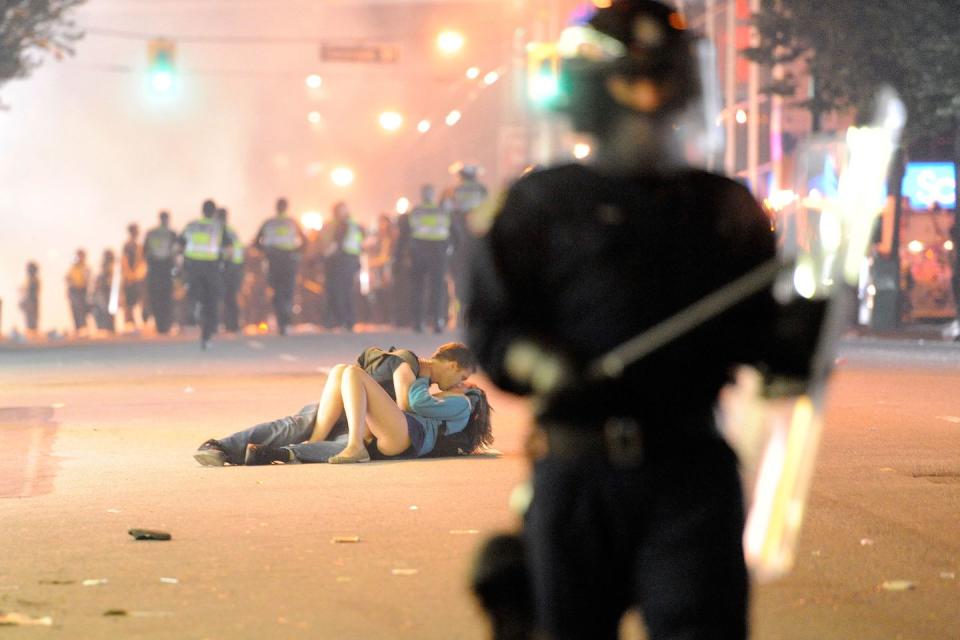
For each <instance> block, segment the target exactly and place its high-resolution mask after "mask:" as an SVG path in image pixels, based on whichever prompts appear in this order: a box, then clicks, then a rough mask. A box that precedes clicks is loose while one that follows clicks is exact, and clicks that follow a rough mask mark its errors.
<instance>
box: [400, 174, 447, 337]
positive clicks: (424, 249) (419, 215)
mask: <svg viewBox="0 0 960 640" xmlns="http://www.w3.org/2000/svg"><path fill="white" fill-rule="evenodd" d="M420 197H421V202H420V204H418V205H417V206H416V207H414V208H413V211H411V212H410V213H409V214H407V217H408V220H409V224H410V256H411V260H412V263H411V272H410V277H411V282H410V287H411V289H410V293H411V312H412V314H413V318H412V320H413V330H414V331H416V332H417V333H420V332H421V331H423V326H422V324H423V315H424V303H423V295H424V293H426V294H427V295H428V296H429V299H430V305H429V307H427V309H426V316H427V324H429V325H430V328H431V329H432V330H433V332H434V333H440V332H441V331H442V330H443V328H444V327H445V326H446V324H447V322H446V321H447V307H446V303H447V296H446V285H447V280H446V275H447V250H448V249H449V247H450V226H451V210H450V209H444V208H441V207H440V205H439V204H437V193H436V190H435V189H434V188H433V185H430V184H426V185H423V187H422V188H421V189H420Z"/></svg>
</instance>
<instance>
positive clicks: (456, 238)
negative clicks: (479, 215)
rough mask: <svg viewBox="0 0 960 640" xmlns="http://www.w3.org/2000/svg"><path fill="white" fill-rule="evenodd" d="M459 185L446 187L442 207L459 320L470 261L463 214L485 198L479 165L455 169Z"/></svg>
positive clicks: (466, 296) (459, 319) (461, 315)
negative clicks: (447, 227)
mask: <svg viewBox="0 0 960 640" xmlns="http://www.w3.org/2000/svg"><path fill="white" fill-rule="evenodd" d="M458 175H459V177H460V184H458V185H456V186H454V187H453V188H452V189H450V190H448V192H447V194H446V195H445V196H444V198H443V202H442V206H443V207H444V209H445V210H446V211H448V212H449V213H450V215H451V216H452V218H451V220H450V239H451V257H450V275H451V277H452V278H453V286H454V292H455V296H456V299H455V307H456V318H457V322H458V323H462V321H463V303H464V301H465V300H467V298H468V291H467V281H468V278H467V271H468V268H469V264H470V242H471V237H472V236H471V233H470V230H469V229H468V228H467V216H468V215H469V214H470V212H471V211H473V210H474V209H476V208H477V207H479V206H480V205H481V204H482V203H483V201H484V200H486V199H487V188H486V186H484V185H483V183H481V182H480V167H478V166H477V165H474V164H465V165H463V166H462V167H461V168H460V171H459V172H458Z"/></svg>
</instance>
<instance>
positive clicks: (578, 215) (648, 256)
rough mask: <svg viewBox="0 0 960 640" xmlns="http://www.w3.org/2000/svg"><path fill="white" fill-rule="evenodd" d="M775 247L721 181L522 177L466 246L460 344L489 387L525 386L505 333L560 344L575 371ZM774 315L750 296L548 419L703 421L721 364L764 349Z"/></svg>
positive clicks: (585, 172) (763, 300) (742, 195)
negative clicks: (509, 368) (464, 342)
mask: <svg viewBox="0 0 960 640" xmlns="http://www.w3.org/2000/svg"><path fill="white" fill-rule="evenodd" d="M775 252H776V249H775V238H774V234H773V232H772V230H771V225H770V221H769V219H768V218H767V216H766V215H765V214H764V212H763V210H762V209H761V208H760V206H759V205H758V204H757V202H756V200H755V199H754V198H753V196H752V195H751V194H750V193H749V191H747V189H745V188H744V187H743V186H741V185H740V184H738V183H736V182H733V181H731V180H729V179H727V178H723V177H720V176H717V175H713V174H710V173H706V172H702V171H695V170H687V171H683V172H681V173H676V174H670V175H640V176H633V177H610V176H604V175H601V174H598V173H597V172H596V171H594V170H592V169H590V168H588V167H585V166H582V165H566V166H561V167H557V168H553V169H548V170H544V171H538V172H534V173H531V174H528V175H527V176H525V177H524V178H522V179H520V180H519V181H517V182H516V183H515V184H514V185H513V186H512V187H511V188H510V190H509V192H508V194H507V197H506V199H505V202H504V205H503V207H502V209H501V211H500V212H499V214H498V216H497V217H496V219H495V221H494V223H493V225H492V227H491V229H490V231H489V233H488V234H487V235H486V236H485V237H484V238H482V239H481V240H480V241H479V242H478V246H477V247H476V251H475V254H474V258H473V264H472V274H471V291H472V298H471V300H470V302H469V306H468V309H467V336H468V342H469V345H470V347H471V348H472V349H473V350H474V351H475V352H476V354H477V357H478V358H479V360H480V363H481V365H482V367H483V368H484V369H485V371H486V372H487V374H488V375H489V376H490V377H491V378H492V380H493V381H494V383H496V384H497V385H498V386H499V387H501V388H503V389H506V390H508V391H512V392H516V393H522V394H526V393H529V391H530V390H529V389H528V388H527V387H526V386H525V385H524V384H521V383H519V382H517V381H515V380H512V379H511V378H510V376H508V375H507V373H506V371H505V370H504V354H505V352H506V350H507V348H508V347H509V345H510V344H511V343H512V342H513V341H514V340H516V339H517V338H521V337H523V338H529V339H533V340H535V341H537V342H538V343H540V344H541V345H543V346H544V347H545V348H547V349H553V350H556V351H558V352H560V353H561V354H563V355H565V356H566V357H567V358H569V360H570V361H571V362H572V363H573V365H574V367H575V368H577V369H578V370H579V371H580V372H581V373H582V369H583V368H584V367H585V366H586V365H587V363H589V362H590V361H592V360H593V359H594V358H596V357H598V356H600V355H602V354H604V353H606V352H607V351H608V350H610V349H612V348H613V347H615V346H617V345H619V344H621V343H622V342H624V341H626V340H628V339H629V338H631V337H634V336H635V335H637V334H639V333H641V332H643V331H644V330H645V329H648V328H650V327H652V326H654V325H656V324H657V323H659V322H661V321H662V320H664V319H665V318H667V317H668V316H670V315H671V314H673V313H675V312H677V311H679V310H681V309H683V308H684V307H686V306H688V305H690V304H691V303H693V302H695V301H697V300H698V299H700V298H702V297H703V296H705V295H706V294H708V293H710V292H712V291H714V290H716V289H717V288H719V287H721V286H723V285H724V284H726V283H728V282H730V281H731V280H733V279H735V278H737V277H738V276H740V275H743V274H744V273H746V272H748V271H749V270H751V269H752V268H754V267H756V266H758V265H760V264H762V263H764V262H766V261H767V260H769V259H770V258H773V257H774V256H775ZM774 312H775V305H774V303H773V300H772V297H771V295H770V294H768V293H764V294H762V295H757V296H754V297H753V298H751V299H750V300H748V301H747V302H746V303H744V304H741V305H739V306H738V307H736V308H735V309H734V310H733V311H731V312H728V313H726V314H724V315H722V316H721V317H720V318H718V319H716V320H713V321H711V322H709V323H708V324H707V325H705V326H703V327H701V328H700V329H698V330H696V331H694V332H692V333H691V334H689V335H687V336H686V337H684V338H682V339H680V340H678V341H676V342H675V343H672V344H671V345H669V346H667V347H664V348H663V349H661V350H660V351H658V352H655V353H653V354H651V355H650V356H648V357H647V358H646V359H644V360H643V361H641V362H639V363H637V364H635V365H633V366H631V367H629V368H628V369H627V371H626V372H625V374H624V376H623V377H622V378H621V379H620V380H619V381H618V382H616V383H606V384H602V385H597V384H594V385H591V384H586V383H583V384H578V385H575V386H574V388H573V389H572V390H570V391H568V392H567V393H565V394H564V397H563V398H561V401H560V402H558V403H555V404H556V407H555V409H554V411H553V414H554V415H552V416H548V417H550V418H551V419H557V420H562V421H564V422H569V423H572V424H582V425H588V426H590V425H598V424H601V423H602V422H603V421H604V418H605V417H607V416H611V415H630V416H634V417H637V418H641V419H644V420H646V421H648V422H650V421H655V422H670V423H676V422H677V420H676V419H677V417H678V416H680V415H681V414H683V413H685V412H689V413H690V415H704V413H707V412H709V409H710V408H711V407H712V406H713V404H714V403H715V400H716V397H717V394H718V392H719V390H720V388H721V386H722V385H723V384H724V383H725V382H727V381H728V379H729V373H730V371H731V370H732V365H734V364H735V363H755V362H757V361H758V360H760V359H761V358H762V357H763V354H764V352H765V350H766V349H768V348H769V345H770V343H771V331H772V326H773V318H774Z"/></svg>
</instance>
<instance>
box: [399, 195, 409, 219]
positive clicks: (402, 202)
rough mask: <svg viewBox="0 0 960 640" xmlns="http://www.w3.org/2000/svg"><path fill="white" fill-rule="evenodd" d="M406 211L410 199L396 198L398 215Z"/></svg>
mask: <svg viewBox="0 0 960 640" xmlns="http://www.w3.org/2000/svg"><path fill="white" fill-rule="evenodd" d="M407 211H410V199H409V198H399V199H397V213H399V214H400V215H403V214H405V213H406V212H407Z"/></svg>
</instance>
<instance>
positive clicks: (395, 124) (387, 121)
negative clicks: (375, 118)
mask: <svg viewBox="0 0 960 640" xmlns="http://www.w3.org/2000/svg"><path fill="white" fill-rule="evenodd" d="M402 126H403V116H402V115H401V114H399V113H397V112H396V111H384V112H383V113H381V114H380V127H381V128H383V130H384V131H396V130H397V129H399V128H400V127H402Z"/></svg>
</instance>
